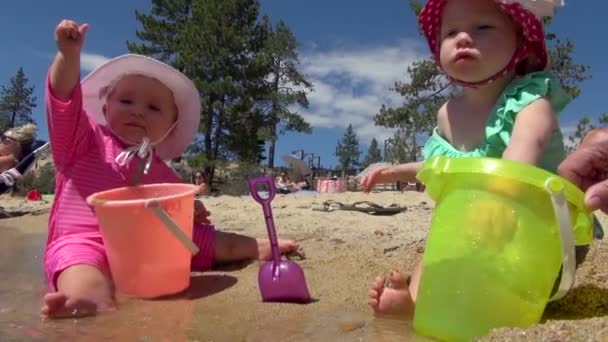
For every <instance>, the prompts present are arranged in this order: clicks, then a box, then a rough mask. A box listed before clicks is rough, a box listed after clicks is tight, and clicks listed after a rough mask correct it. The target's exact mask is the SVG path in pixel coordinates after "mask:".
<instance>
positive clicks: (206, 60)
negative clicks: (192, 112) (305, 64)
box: [127, 0, 312, 179]
mask: <svg viewBox="0 0 608 342" xmlns="http://www.w3.org/2000/svg"><path fill="white" fill-rule="evenodd" d="M259 12H260V4H259V1H258V0H152V7H151V9H150V12H149V13H143V12H139V11H136V14H135V16H136V18H137V20H138V21H139V22H140V24H141V29H140V30H137V32H136V35H137V38H138V39H139V40H140V42H127V47H128V48H129V51H131V52H135V53H140V54H145V55H149V56H152V57H155V58H158V59H160V60H162V61H165V62H167V63H169V64H171V65H173V66H174V67H175V68H177V69H178V70H181V71H182V72H184V73H185V74H186V75H187V76H188V77H190V78H191V79H192V80H193V81H194V83H195V85H196V86H197V88H198V90H199V91H200V94H201V101H202V105H203V108H202V112H201V121H200V126H199V133H200V136H199V137H198V139H197V140H196V141H195V142H194V144H193V146H192V147H191V149H190V150H189V153H190V154H192V155H195V156H196V158H199V160H200V161H201V162H202V164H203V167H204V168H205V178H207V179H212V178H213V173H214V170H215V167H216V166H217V162H218V161H226V160H229V159H231V158H239V159H242V160H244V161H246V162H257V161H258V160H259V158H258V155H259V145H258V143H257V141H258V140H259V139H264V140H269V141H271V142H274V141H276V137H277V135H278V134H280V133H282V132H284V131H290V130H291V131H300V132H306V133H309V132H310V130H311V128H310V125H309V124H308V123H306V122H305V121H304V119H303V118H302V117H301V116H300V115H299V114H298V113H296V112H293V111H290V110H289V109H288V108H292V106H291V105H293V104H296V105H299V106H302V107H306V106H308V100H307V98H306V93H307V91H309V90H311V89H312V87H311V85H310V83H309V82H307V81H306V80H305V79H304V77H303V76H302V75H301V74H300V73H299V72H298V70H297V64H298V58H297V54H296V47H297V43H296V39H295V37H294V36H293V34H292V33H291V31H290V30H289V28H288V27H287V25H285V23H283V22H279V23H278V24H277V25H276V26H275V27H273V26H272V25H271V24H270V22H269V20H268V18H267V17H263V18H261V19H260V13H259ZM272 153H274V150H273V151H272ZM199 155H200V156H199Z"/></svg>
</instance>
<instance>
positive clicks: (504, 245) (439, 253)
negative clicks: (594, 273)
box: [414, 157, 593, 341]
mask: <svg viewBox="0 0 608 342" xmlns="http://www.w3.org/2000/svg"><path fill="white" fill-rule="evenodd" d="M418 178H419V179H420V180H421V181H422V182H423V183H425V185H426V187H427V191H428V193H429V195H430V196H431V197H432V198H433V200H434V201H435V203H436V206H435V210H434V212H433V218H432V222H431V228H430V231H429V235H428V238H427V242H426V249H425V255H424V259H423V265H424V267H423V272H422V278H421V283H420V288H419V290H418V298H417V303H416V311H415V316H414V328H415V330H416V331H417V332H418V333H421V334H423V335H428V336H433V337H437V338H440V339H442V340H447V341H467V340H471V339H472V338H473V337H475V336H483V335H485V334H487V333H488V332H489V331H490V330H491V329H493V328H497V327H529V326H531V325H533V324H535V323H538V322H539V320H540V318H541V316H542V313H543V311H544V309H545V306H546V304H547V303H548V302H549V301H550V300H555V299H558V298H561V297H563V296H564V295H565V293H566V292H567V291H568V290H569V289H570V287H571V286H572V283H573V281H574V271H575V258H574V246H575V245H586V244H590V243H591V240H592V222H593V221H592V216H591V213H590V212H589V211H588V210H587V209H586V208H585V206H584V194H583V193H582V191H580V190H579V189H578V188H577V187H576V186H574V185H573V184H571V183H570V182H568V181H566V180H565V179H563V178H560V177H558V176H556V175H554V174H552V173H550V172H547V171H545V170H542V169H539V168H536V167H534V166H530V165H527V164H522V163H517V162H513V161H509V160H503V159H493V158H454V159H452V158H445V157H435V158H432V159H430V160H429V161H428V162H426V163H425V165H424V166H423V168H422V170H421V171H420V172H419V174H418ZM562 265H563V271H562V276H561V281H560V283H559V284H558V285H559V286H558V288H557V291H556V292H555V293H553V292H554V291H553V289H554V286H555V284H556V281H557V280H558V276H559V272H560V268H562Z"/></svg>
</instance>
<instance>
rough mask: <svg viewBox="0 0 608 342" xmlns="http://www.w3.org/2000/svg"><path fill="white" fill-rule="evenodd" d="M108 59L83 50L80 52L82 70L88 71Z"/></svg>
mask: <svg viewBox="0 0 608 342" xmlns="http://www.w3.org/2000/svg"><path fill="white" fill-rule="evenodd" d="M109 60H110V58H109V57H106V56H103V55H97V54H94V53H86V52H83V53H81V54H80V68H81V69H82V70H83V71H86V72H89V71H92V70H94V69H95V68H97V67H98V66H100V65H102V64H103V63H105V62H107V61H109Z"/></svg>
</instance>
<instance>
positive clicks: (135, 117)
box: [104, 75, 177, 144]
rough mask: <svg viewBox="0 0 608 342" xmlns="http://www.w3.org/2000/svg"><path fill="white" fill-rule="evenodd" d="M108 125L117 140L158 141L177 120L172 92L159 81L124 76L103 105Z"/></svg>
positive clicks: (135, 76)
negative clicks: (116, 136) (146, 139)
mask: <svg viewBox="0 0 608 342" xmlns="http://www.w3.org/2000/svg"><path fill="white" fill-rule="evenodd" d="M104 114H105V116H106V121H107V122H108V125H109V126H110V128H111V129H112V131H114V133H115V134H118V135H119V136H120V137H121V138H123V139H125V140H127V141H129V142H132V143H136V144H139V143H141V141H142V139H143V138H144V137H148V139H150V141H152V142H155V141H157V140H159V139H161V138H162V137H163V136H164V135H165V134H166V133H167V131H168V130H169V129H170V128H171V126H173V123H174V122H175V120H177V108H176V106H175V100H174V98H173V93H172V92H171V90H169V88H167V87H166V86H165V85H164V84H162V83H161V82H160V81H158V80H156V79H153V78H150V77H146V76H141V75H127V76H124V77H123V78H121V79H120V80H119V81H118V82H117V83H116V85H114V87H113V88H112V89H111V90H110V93H109V94H108V97H107V99H106V104H105V105H104Z"/></svg>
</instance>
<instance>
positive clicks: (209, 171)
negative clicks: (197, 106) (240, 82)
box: [203, 96, 215, 189]
mask: <svg viewBox="0 0 608 342" xmlns="http://www.w3.org/2000/svg"><path fill="white" fill-rule="evenodd" d="M214 100H215V97H214V96H210V97H209V103H210V104H213V102H214ZM213 116H214V112H213V108H209V109H207V130H206V131H205V150H204V151H203V154H204V155H205V161H207V162H209V161H210V160H212V158H213V156H212V154H213V141H212V139H211V138H212V134H213ZM204 169H205V171H204V176H205V180H206V181H207V186H208V187H209V189H211V185H212V183H213V168H212V167H211V165H209V164H207V165H205V168H204Z"/></svg>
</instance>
